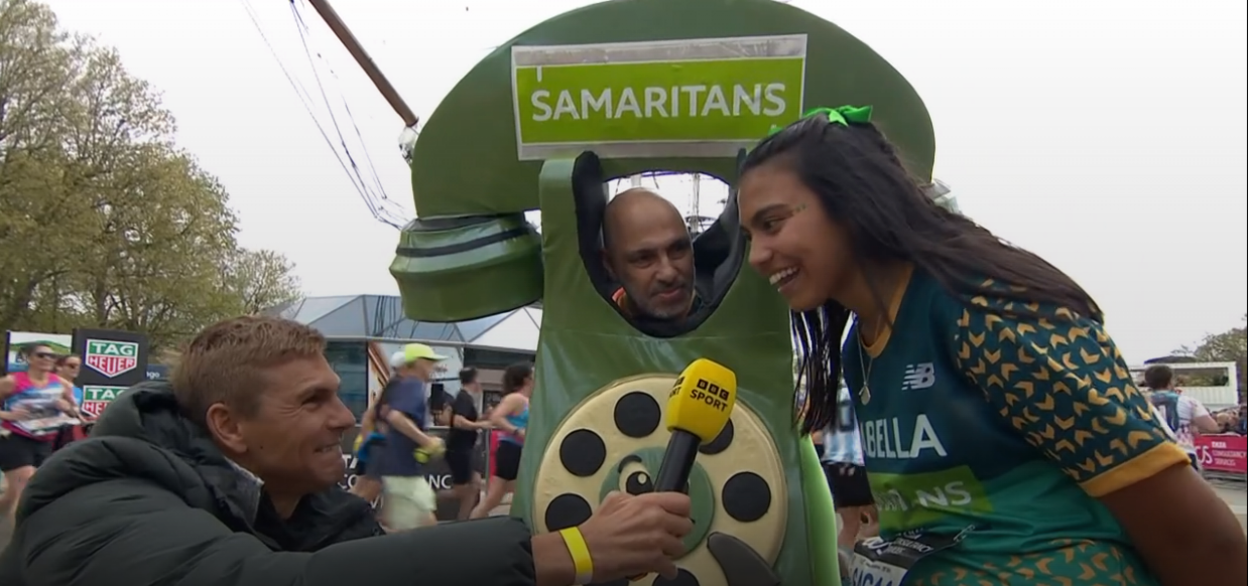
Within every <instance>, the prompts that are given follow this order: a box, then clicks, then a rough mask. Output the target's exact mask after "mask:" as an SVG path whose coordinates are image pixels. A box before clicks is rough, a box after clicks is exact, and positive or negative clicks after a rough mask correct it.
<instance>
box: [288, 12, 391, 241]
mask: <svg viewBox="0 0 1248 586" xmlns="http://www.w3.org/2000/svg"><path fill="white" fill-rule="evenodd" d="M290 12H291V14H292V15H293V16H294V21H295V30H296V31H297V32H298V33H299V41H300V43H301V44H302V45H303V53H304V55H305V56H306V57H307V58H308V65H309V66H310V67H311V68H312V77H313V79H314V80H316V87H317V90H318V91H319V92H320V94H321V100H322V101H323V102H324V103H325V109H326V110H327V111H328V112H329V121H330V124H331V125H333V127H334V133H335V135H337V137H338V143H339V144H340V145H342V151H343V155H344V156H345V158H346V163H349V165H350V170H348V171H347V174H348V176H349V177H351V178H352V182H353V183H355V182H357V181H358V183H357V190H358V191H359V192H360V196H361V197H362V198H363V199H364V202H365V205H367V206H368V208H369V211H371V212H372V213H373V217H375V218H377V220H379V221H381V222H384V223H386V224H389V225H391V226H394V227H395V228H401V227H402V226H403V224H404V222H403V221H402V220H398V221H396V220H395V219H394V218H392V217H390V213H389V210H386V209H384V208H383V206H381V205H378V204H379V203H380V202H378V201H377V198H376V196H375V195H374V194H373V193H372V192H371V190H370V189H369V187H368V182H366V181H365V180H364V176H363V174H362V173H361V172H360V166H359V164H357V163H356V162H355V157H352V156H351V149H350V147H348V146H347V140H346V138H344V137H343V136H342V128H341V127H340V126H338V117H337V116H335V115H334V108H333V106H331V105H330V103H329V96H328V95H326V94H325V84H323V83H321V75H320V73H318V72H317V67H316V60H314V59H313V58H312V50H311V48H310V47H308V38H307V34H305V31H306V29H307V25H306V24H304V22H303V16H302V15H300V14H299V8H298V7H297V6H296V5H295V0H290ZM344 167H345V165H344ZM344 170H345V169H344Z"/></svg>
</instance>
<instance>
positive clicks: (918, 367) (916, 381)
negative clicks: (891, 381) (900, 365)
mask: <svg viewBox="0 0 1248 586" xmlns="http://www.w3.org/2000/svg"><path fill="white" fill-rule="evenodd" d="M934 384H936V367H935V366H934V365H933V364H932V363H931V362H924V363H923V364H911V365H909V366H907V367H906V374H905V376H904V377H903V378H902V379H901V390H903V391H917V390H920V389H927V388H931V386H932V385H934Z"/></svg>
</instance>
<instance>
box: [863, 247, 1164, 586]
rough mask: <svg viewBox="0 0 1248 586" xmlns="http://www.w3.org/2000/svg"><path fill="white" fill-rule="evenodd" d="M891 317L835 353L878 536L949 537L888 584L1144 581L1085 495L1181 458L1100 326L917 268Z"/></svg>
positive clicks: (1124, 542) (1125, 543)
mask: <svg viewBox="0 0 1248 586" xmlns="http://www.w3.org/2000/svg"><path fill="white" fill-rule="evenodd" d="M987 285H988V286H989V287H991V286H992V283H991V282H989V283H987ZM1002 290H1003V291H1007V290H1006V289H1004V288H1003V289H1002ZM1013 291H1014V292H1022V291H1020V290H1019V289H1017V288H1015V289H1014V290H1013ZM893 312H894V328H893V329H892V331H891V333H890V332H885V334H884V335H881V336H880V339H879V340H876V341H875V342H874V343H873V344H872V345H871V346H870V347H868V348H866V349H865V350H864V349H863V348H862V346H861V345H860V344H859V342H858V340H859V338H858V331H857V326H855V327H854V329H853V330H852V332H851V335H850V336H849V337H848V339H847V340H848V341H847V342H846V344H845V348H844V350H843V357H844V365H845V366H844V368H845V380H846V382H847V384H848V386H849V388H850V391H851V394H852V395H853V398H854V408H855V411H856V413H857V416H858V421H859V425H860V429H861V433H862V439H863V450H864V452H865V455H866V465H867V470H868V473H869V479H870V483H871V490H872V492H873V493H874V495H875V500H876V506H877V508H878V509H879V513H880V529H881V536H882V537H883V539H884V540H886V541H887V540H890V539H895V538H896V537H898V536H902V535H905V536H909V537H912V536H914V535H915V534H916V533H915V531H918V532H919V533H917V534H921V535H946V536H953V535H959V534H960V535H961V537H962V538H961V541H960V542H958V543H957V544H956V545H953V546H951V547H948V548H946V549H940V550H939V551H935V552H934V553H932V554H931V555H927V556H924V557H922V558H920V559H918V561H917V562H915V563H914V565H913V566H912V567H910V570H909V572H907V573H906V574H905V577H904V579H902V581H900V583H896V584H894V586H901V585H902V584H905V585H906V586H962V585H966V586H979V585H982V584H1011V585H1013V586H1030V585H1039V584H1064V585H1066V586H1083V585H1087V586H1091V585H1093V584H1138V585H1143V586H1151V585H1154V584H1156V583H1157V582H1156V580H1154V579H1153V578H1152V577H1151V576H1150V575H1149V573H1148V572H1147V570H1146V569H1145V567H1144V564H1143V563H1142V562H1141V560H1140V559H1139V557H1138V555H1137V553H1136V551H1135V550H1134V548H1133V547H1132V546H1131V543H1130V541H1129V539H1128V538H1127V536H1126V535H1125V533H1124V532H1123V530H1122V528H1121V527H1120V525H1119V524H1118V522H1117V521H1116V520H1115V519H1114V517H1113V516H1112V515H1111V514H1110V513H1109V511H1108V510H1107V509H1106V508H1105V507H1104V506H1103V505H1101V504H1100V502H1099V501H1097V497H1100V496H1103V495H1105V494H1108V493H1111V492H1113V491H1115V490H1118V489H1121V488H1123V487H1125V486H1129V485H1131V484H1132V483H1135V482H1138V481H1140V480H1142V479H1145V478H1149V477H1150V476H1152V475H1154V474H1156V473H1158V472H1160V471H1161V470H1164V469H1166V468H1169V467H1171V466H1175V465H1181V464H1185V463H1186V462H1187V456H1186V454H1184V453H1183V450H1182V449H1181V448H1179V447H1178V445H1176V444H1175V443H1174V441H1173V439H1172V438H1171V436H1170V435H1169V434H1168V433H1167V432H1166V431H1165V430H1164V428H1163V427H1161V426H1160V425H1159V422H1158V421H1157V420H1156V419H1155V418H1154V417H1153V411H1152V410H1151V409H1150V407H1149V403H1148V400H1147V399H1146V398H1145V397H1144V396H1143V395H1142V394H1141V393H1140V392H1139V390H1138V389H1136V387H1135V385H1134V383H1133V382H1132V378H1131V376H1130V373H1129V372H1128V370H1127V366H1126V364H1125V363H1124V361H1123V359H1122V356H1121V354H1119V352H1118V349H1117V348H1116V347H1115V346H1114V343H1113V341H1112V340H1110V338H1109V336H1108V335H1107V334H1106V333H1105V331H1104V329H1103V328H1102V326H1101V325H1100V324H1098V323H1096V322H1094V321H1092V320H1089V319H1086V318H1083V317H1081V316H1078V315H1075V314H1074V313H1072V312H1071V311H1070V310H1068V309H1066V308H1061V307H1043V306H1041V305H1039V304H1024V303H1021V302H1018V301H1010V300H1008V299H1006V298H1005V297H1004V296H1003V297H1001V298H992V297H986V296H985V297H976V298H974V299H972V300H970V302H969V303H964V302H963V301H962V300H961V299H959V298H957V297H955V296H953V295H952V294H950V293H948V292H947V291H945V290H944V289H943V288H941V287H940V285H939V284H938V283H936V282H935V280H933V279H932V278H931V277H930V276H928V275H926V274H923V273H922V272H921V271H918V270H916V271H915V272H914V273H913V275H912V277H911V279H910V281H909V283H908V284H907V285H906V286H905V287H904V290H903V291H902V292H900V293H899V295H898V297H897V299H895V300H894V303H893ZM1019 315H1024V316H1026V315H1036V316H1037V317H1018V316H1019ZM1039 316H1045V317H1039ZM908 532H909V533H908ZM867 582H870V579H867ZM864 583H866V582H864ZM870 583H876V582H870ZM878 583H885V582H883V581H880V582H878Z"/></svg>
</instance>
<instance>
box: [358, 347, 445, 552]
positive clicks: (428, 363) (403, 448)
mask: <svg viewBox="0 0 1248 586" xmlns="http://www.w3.org/2000/svg"><path fill="white" fill-rule="evenodd" d="M445 359H446V357H444V356H441V355H439V354H438V353H436V352H434V351H433V348H430V347H429V346H426V345H424V344H407V345H406V346H404V347H403V349H402V350H401V351H400V353H397V354H396V355H395V356H394V357H393V358H392V360H391V363H392V364H397V365H398V366H397V367H396V368H395V374H396V375H397V381H396V382H395V384H393V385H390V386H388V387H387V388H386V390H385V391H383V392H382V394H381V397H379V398H378V399H377V403H376V405H375V406H374V407H373V409H374V410H376V414H375V417H376V421H377V427H378V429H379V430H381V432H382V434H383V435H385V443H384V444H383V445H382V447H381V449H379V450H376V451H375V453H374V454H372V456H371V457H370V462H369V465H368V467H369V469H370V471H371V472H372V473H374V474H376V475H378V476H380V477H381V485H382V494H383V502H382V515H381V516H382V519H383V522H384V523H385V525H386V528H387V530H389V531H406V530H409V529H415V528H417V527H421V526H425V525H431V524H434V523H436V522H437V517H436V515H435V514H436V512H437V494H436V493H435V492H434V490H433V486H431V485H430V484H429V481H428V480H427V479H426V478H425V474H424V472H425V466H426V465H427V464H428V463H429V460H430V459H432V458H435V457H438V456H440V455H442V453H443V452H444V451H445V448H444V446H443V443H442V440H441V438H438V437H436V436H432V435H429V434H428V433H426V432H425V429H426V425H427V423H426V419H427V415H428V409H429V407H428V400H429V390H428V385H429V383H430V381H432V380H433V374H434V371H435V370H436V368H437V364H438V363H439V362H441V361H443V360H445ZM372 458H376V461H373V460H372Z"/></svg>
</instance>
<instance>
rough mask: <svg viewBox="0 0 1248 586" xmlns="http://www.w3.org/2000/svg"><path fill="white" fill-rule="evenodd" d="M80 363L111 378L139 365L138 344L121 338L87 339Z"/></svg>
mask: <svg viewBox="0 0 1248 586" xmlns="http://www.w3.org/2000/svg"><path fill="white" fill-rule="evenodd" d="M82 363H83V364H86V365H87V366H88V367H90V368H91V369H92V370H94V371H96V372H98V373H100V374H102V375H104V376H106V377H108V378H113V377H116V376H117V375H119V374H122V373H126V372H129V371H131V370H134V368H135V367H137V366H138V365H139V345H138V344H136V343H134V342H123V341H121V340H87V345H86V352H85V353H84V354H83V356H82Z"/></svg>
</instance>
